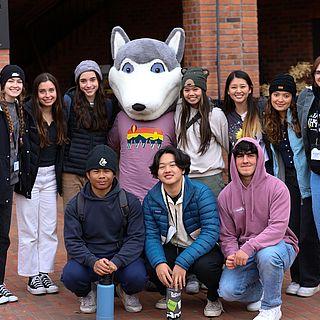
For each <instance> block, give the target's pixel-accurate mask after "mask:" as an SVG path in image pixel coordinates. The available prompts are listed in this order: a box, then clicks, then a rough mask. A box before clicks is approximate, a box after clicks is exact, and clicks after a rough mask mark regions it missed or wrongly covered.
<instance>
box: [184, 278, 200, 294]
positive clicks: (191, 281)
mask: <svg viewBox="0 0 320 320" xmlns="http://www.w3.org/2000/svg"><path fill="white" fill-rule="evenodd" d="M199 291H200V283H199V281H198V279H197V277H196V276H195V275H194V274H190V275H189V276H188V277H187V285H186V293H188V294H197V293H199Z"/></svg>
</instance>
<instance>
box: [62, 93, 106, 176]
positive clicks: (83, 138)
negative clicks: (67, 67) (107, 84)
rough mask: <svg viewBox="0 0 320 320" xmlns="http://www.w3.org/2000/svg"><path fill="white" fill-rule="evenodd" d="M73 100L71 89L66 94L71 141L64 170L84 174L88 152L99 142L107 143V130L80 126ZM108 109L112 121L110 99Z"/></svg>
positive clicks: (66, 110)
mask: <svg viewBox="0 0 320 320" xmlns="http://www.w3.org/2000/svg"><path fill="white" fill-rule="evenodd" d="M73 100H74V91H73V90H69V91H68V92H67V93H66V94H65V96H64V101H65V105H66V106H65V113H66V118H67V119H68V138H69V143H68V144H67V145H66V148H65V153H64V160H63V172H69V173H74V174H77V175H80V176H84V175H85V168H86V161H87V156H88V153H89V152H90V151H91V150H92V149H93V148H94V147H95V146H97V145H99V144H107V130H105V131H91V130H87V129H85V128H82V127H80V126H78V123H77V120H76V115H75V113H74V111H73ZM106 110H107V115H108V121H109V123H110V122H111V118H112V103H111V101H110V100H107V101H106Z"/></svg>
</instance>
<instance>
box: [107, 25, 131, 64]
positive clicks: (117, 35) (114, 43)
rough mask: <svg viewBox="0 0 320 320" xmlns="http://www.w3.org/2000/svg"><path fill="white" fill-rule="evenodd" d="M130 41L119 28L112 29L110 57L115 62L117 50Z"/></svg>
mask: <svg viewBox="0 0 320 320" xmlns="http://www.w3.org/2000/svg"><path fill="white" fill-rule="evenodd" d="M129 41H130V39H129V37H128V36H127V34H126V33H125V32H124V30H123V29H122V28H121V27H119V26H118V27H114V28H113V29H112V32H111V55H112V59H113V60H115V59H116V56H117V54H118V51H119V49H120V48H121V47H122V46H123V45H125V44H126V43H127V42H129Z"/></svg>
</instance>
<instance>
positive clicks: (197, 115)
mask: <svg viewBox="0 0 320 320" xmlns="http://www.w3.org/2000/svg"><path fill="white" fill-rule="evenodd" d="M210 107H211V111H212V109H213V108H216V105H215V104H214V103H213V102H212V101H211V100H210ZM200 118H201V115H200V112H199V111H198V112H197V113H196V114H195V115H194V116H193V117H192V118H191V119H190V120H189V121H188V122H187V124H186V130H188V129H189V128H190V127H191V126H192V125H193V124H194V123H196V122H197V121H198V120H199V119H200Z"/></svg>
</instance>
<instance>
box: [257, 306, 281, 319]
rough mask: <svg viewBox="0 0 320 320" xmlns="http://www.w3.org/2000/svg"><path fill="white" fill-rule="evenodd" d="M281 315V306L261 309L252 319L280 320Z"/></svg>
mask: <svg viewBox="0 0 320 320" xmlns="http://www.w3.org/2000/svg"><path fill="white" fill-rule="evenodd" d="M281 316H282V313H281V306H278V307H275V308H272V309H268V310H265V309H261V310H260V312H259V314H258V315H257V316H256V317H255V318H254V319H253V320H280V319H281Z"/></svg>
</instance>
